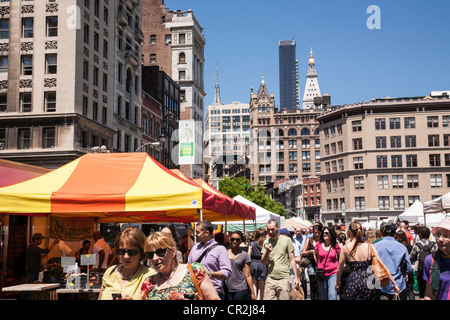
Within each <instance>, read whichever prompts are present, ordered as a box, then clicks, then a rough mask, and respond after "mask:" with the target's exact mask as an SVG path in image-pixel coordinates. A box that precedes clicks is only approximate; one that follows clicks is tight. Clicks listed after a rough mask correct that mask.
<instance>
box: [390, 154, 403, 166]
mask: <svg viewBox="0 0 450 320" xmlns="http://www.w3.org/2000/svg"><path fill="white" fill-rule="evenodd" d="M391 165H392V168H401V167H402V166H403V165H402V156H401V155H392V156H391Z"/></svg>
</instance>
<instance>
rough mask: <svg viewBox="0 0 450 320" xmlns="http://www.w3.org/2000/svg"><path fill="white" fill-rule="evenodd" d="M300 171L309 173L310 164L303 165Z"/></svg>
mask: <svg viewBox="0 0 450 320" xmlns="http://www.w3.org/2000/svg"><path fill="white" fill-rule="evenodd" d="M302 170H303V172H310V171H311V163H303V164H302Z"/></svg>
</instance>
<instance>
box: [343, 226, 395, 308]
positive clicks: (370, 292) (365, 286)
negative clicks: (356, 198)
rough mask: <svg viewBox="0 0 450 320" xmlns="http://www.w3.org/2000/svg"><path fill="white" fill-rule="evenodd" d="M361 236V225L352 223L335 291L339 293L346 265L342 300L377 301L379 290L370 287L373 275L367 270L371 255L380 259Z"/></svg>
mask: <svg viewBox="0 0 450 320" xmlns="http://www.w3.org/2000/svg"><path fill="white" fill-rule="evenodd" d="M362 235H363V231H362V227H361V224H360V223H358V222H352V223H351V224H350V226H349V232H348V236H349V240H350V241H349V242H348V243H347V244H345V245H344V246H343V247H342V250H341V254H340V257H339V267H338V271H337V279H336V291H339V290H340V281H341V275H342V271H343V269H344V265H345V264H348V265H349V267H350V270H351V272H350V274H349V275H348V277H347V280H346V286H345V290H344V295H343V299H344V300H378V299H379V296H380V290H379V288H374V286H372V285H370V284H371V280H372V277H373V275H372V272H370V270H371V268H369V270H368V267H369V266H371V265H372V254H373V255H375V257H377V258H378V259H380V257H379V255H378V252H377V250H376V249H375V247H374V246H372V245H371V244H369V243H367V242H365V241H364V240H363V238H362ZM380 260H381V259H380ZM388 273H389V278H390V279H391V281H392V283H393V284H394V288H396V290H397V292H398V290H399V289H398V286H397V284H396V283H395V280H394V278H393V277H392V275H391V274H390V272H388Z"/></svg>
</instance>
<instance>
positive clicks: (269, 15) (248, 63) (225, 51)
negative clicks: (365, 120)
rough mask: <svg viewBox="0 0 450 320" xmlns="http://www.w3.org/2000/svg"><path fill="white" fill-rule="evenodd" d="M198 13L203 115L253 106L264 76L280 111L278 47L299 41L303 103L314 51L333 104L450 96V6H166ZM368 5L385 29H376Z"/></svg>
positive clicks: (285, 1)
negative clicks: (217, 106)
mask: <svg viewBox="0 0 450 320" xmlns="http://www.w3.org/2000/svg"><path fill="white" fill-rule="evenodd" d="M165 5H166V7H167V8H169V9H170V10H183V11H184V10H188V9H192V10H193V11H194V15H195V17H196V18H197V20H198V21H199V23H200V24H201V25H202V27H203V28H204V34H205V37H206V46H205V91H206V94H207V95H206V97H205V109H206V107H207V106H208V105H209V104H211V103H212V101H213V99H214V85H215V75H216V65H217V66H218V69H219V85H220V92H221V98H222V101H223V102H224V103H225V104H228V103H231V102H232V101H240V102H243V103H248V102H249V98H250V88H251V87H252V86H253V88H254V89H255V90H257V89H258V88H259V85H260V82H261V78H262V75H264V78H265V82H266V86H267V88H268V91H269V93H273V94H274V95H275V103H276V105H277V106H278V104H279V79H278V77H279V76H278V72H279V69H278V41H279V40H289V39H292V38H294V39H295V40H296V56H297V59H298V60H299V73H300V75H299V76H300V96H301V98H303V91H304V86H305V79H306V71H307V68H308V66H307V63H308V59H309V51H310V48H311V47H312V49H313V52H314V58H315V61H316V70H317V73H318V76H319V77H318V80H319V85H320V90H321V93H322V94H325V93H327V94H329V95H331V102H332V104H333V105H339V104H351V103H354V102H361V101H369V100H370V99H372V98H384V97H386V96H390V97H410V96H423V95H427V94H429V93H430V92H431V91H434V90H450V41H449V40H450V39H449V38H450V19H449V18H448V12H450V1H448V0H439V1H438V0H428V1H417V0H408V1H407V0H371V1H366V0H310V1H304V0H278V1H276V0H226V1H224V0H165ZM370 5H376V6H378V7H379V9H380V27H381V28H380V29H373V30H370V29H369V28H368V27H367V24H366V22H367V20H368V19H370V18H371V17H372V13H367V12H366V11H367V8H368V7H369V6H370Z"/></svg>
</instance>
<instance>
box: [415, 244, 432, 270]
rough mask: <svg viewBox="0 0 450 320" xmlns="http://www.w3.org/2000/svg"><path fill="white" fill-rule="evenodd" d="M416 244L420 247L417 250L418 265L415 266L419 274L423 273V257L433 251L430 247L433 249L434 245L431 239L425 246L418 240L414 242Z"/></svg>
mask: <svg viewBox="0 0 450 320" xmlns="http://www.w3.org/2000/svg"><path fill="white" fill-rule="evenodd" d="M416 245H417V246H418V247H419V249H420V251H419V253H418V259H417V260H418V261H419V265H418V267H417V271H418V273H419V274H420V275H423V265H424V261H425V258H426V257H427V256H428V255H430V254H432V253H433V252H432V249H433V246H434V242H433V241H430V242H429V243H428V245H427V246H423V244H422V243H420V242H418V243H416Z"/></svg>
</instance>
